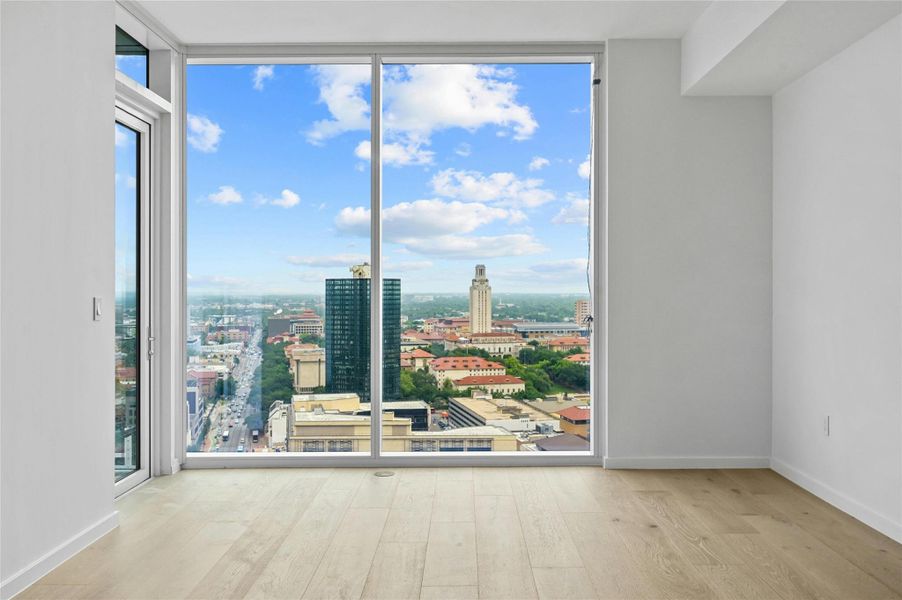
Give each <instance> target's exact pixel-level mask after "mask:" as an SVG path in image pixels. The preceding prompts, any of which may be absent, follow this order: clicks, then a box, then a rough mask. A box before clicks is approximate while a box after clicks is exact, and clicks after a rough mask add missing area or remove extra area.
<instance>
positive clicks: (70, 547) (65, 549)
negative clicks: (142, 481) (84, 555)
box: [0, 511, 119, 600]
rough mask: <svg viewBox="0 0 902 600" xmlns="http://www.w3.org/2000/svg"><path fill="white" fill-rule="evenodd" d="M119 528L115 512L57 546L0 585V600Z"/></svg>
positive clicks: (24, 587) (117, 514)
mask: <svg viewBox="0 0 902 600" xmlns="http://www.w3.org/2000/svg"><path fill="white" fill-rule="evenodd" d="M118 526H119V512H118V511H113V512H111V513H110V514H108V515H106V516H105V517H103V518H102V519H100V520H99V521H97V522H95V523H94V524H92V525H90V526H88V527H87V528H85V529H83V530H82V531H80V532H78V533H76V534H75V535H74V536H72V537H71V538H69V539H68V540H66V541H64V542H63V543H62V544H60V545H58V546H56V547H55V548H53V549H52V550H50V551H49V552H47V553H46V554H44V555H43V556H41V557H39V558H38V559H37V560H35V561H33V562H32V563H30V564H28V565H26V566H25V567H23V568H22V569H20V570H19V571H17V572H16V573H13V574H12V575H10V576H9V577H7V578H6V579H5V580H3V582H2V583H0V600H8V599H9V598H12V597H13V596H15V595H16V594H18V593H20V592H22V591H23V590H25V589H26V588H28V586H30V585H32V584H33V583H35V582H36V581H37V580H39V579H40V578H41V577H43V576H44V575H46V574H47V573H49V572H50V571H52V570H53V569H55V568H57V567H58V566H60V565H61V564H63V563H64V562H66V561H67V560H69V559H70V558H72V557H73V556H75V555H76V554H78V553H79V552H81V551H82V550H84V549H85V548H87V547H88V546H90V545H91V544H93V543H94V542H96V541H97V540H99V539H100V538H102V537H103V536H105V535H106V534H108V533H109V532H111V531H112V530H114V529H115V528H116V527H118Z"/></svg>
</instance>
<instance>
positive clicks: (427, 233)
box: [335, 200, 511, 243]
mask: <svg viewBox="0 0 902 600" xmlns="http://www.w3.org/2000/svg"><path fill="white" fill-rule="evenodd" d="M510 216H511V212H510V211H508V210H506V209H503V208H496V207H491V206H486V205H485V204H480V203H478V202H458V201H453V202H446V201H444V200H416V201H414V202H400V203H398V204H396V205H394V206H390V207H388V208H386V209H383V211H382V230H383V235H384V238H385V239H386V241H390V242H398V243H406V241H407V240H410V239H413V238H423V239H428V238H433V237H436V236H442V235H448V234H459V233H470V232H472V231H474V230H476V229H477V228H479V227H482V226H483V225H487V224H489V223H491V222H493V221H496V220H501V219H507V218H509V217H510ZM335 226H336V227H337V228H338V230H339V231H342V232H344V233H350V234H353V235H359V236H364V237H365V236H368V235H369V232H370V210H369V209H368V208H365V207H363V206H358V207H355V208H352V207H346V208H343V209H342V210H341V212H339V213H338V216H336V218H335Z"/></svg>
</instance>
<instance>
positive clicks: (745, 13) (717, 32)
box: [681, 0, 784, 94]
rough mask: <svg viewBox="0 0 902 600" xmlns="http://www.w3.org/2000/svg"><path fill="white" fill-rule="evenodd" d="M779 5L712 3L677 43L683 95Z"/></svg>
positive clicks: (777, 1)
mask: <svg viewBox="0 0 902 600" xmlns="http://www.w3.org/2000/svg"><path fill="white" fill-rule="evenodd" d="M783 4H784V0H767V1H746V0H737V1H736V2H712V3H711V5H710V6H708V8H706V9H705V12H703V13H702V14H701V15H700V16H699V18H698V19H697V20H696V21H695V23H693V25H692V27H691V28H690V29H689V31H688V32H686V35H684V36H683V39H682V42H681V46H682V76H681V84H682V85H681V88H682V92H683V94H689V93H691V92H692V90H693V88H694V87H695V86H696V84H698V83H699V82H700V81H701V80H702V79H703V78H704V77H705V75H707V74H708V73H709V72H711V70H712V69H713V68H714V67H715V66H717V65H718V64H720V62H721V61H723V60H724V58H726V57H727V56H728V55H729V54H730V52H732V51H733V50H734V49H736V48H737V47H738V46H739V45H740V44H741V43H742V42H743V40H745V39H746V38H747V37H748V36H749V35H751V33H752V32H753V31H755V30H756V29H758V27H760V26H761V25H762V24H763V23H764V22H765V21H767V19H769V18H770V17H771V15H773V14H774V13H775V12H776V11H777V10H778V9H779V8H780V7H781V6H782V5H783Z"/></svg>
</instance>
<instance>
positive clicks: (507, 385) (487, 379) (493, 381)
mask: <svg viewBox="0 0 902 600" xmlns="http://www.w3.org/2000/svg"><path fill="white" fill-rule="evenodd" d="M451 385H453V386H454V389H455V390H461V391H469V390H472V389H479V390H485V391H487V392H489V393H490V394H493V395H497V396H508V395H510V394H515V393H517V392H522V391H524V390H526V383H525V382H524V381H523V380H522V379H520V378H519V377H514V376H513V375H470V376H468V377H462V378H461V379H454V380H452V381H451Z"/></svg>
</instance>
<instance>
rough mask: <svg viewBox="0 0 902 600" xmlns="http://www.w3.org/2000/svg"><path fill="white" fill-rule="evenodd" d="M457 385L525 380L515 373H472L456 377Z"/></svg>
mask: <svg viewBox="0 0 902 600" xmlns="http://www.w3.org/2000/svg"><path fill="white" fill-rule="evenodd" d="M454 383H455V384H456V385H488V384H493V383H494V384H497V383H523V380H522V379H520V378H519V377H514V376H513V375H470V376H469V377H463V378H461V379H455V380H454Z"/></svg>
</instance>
